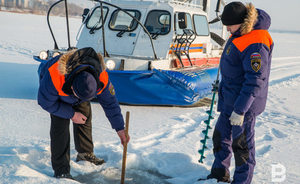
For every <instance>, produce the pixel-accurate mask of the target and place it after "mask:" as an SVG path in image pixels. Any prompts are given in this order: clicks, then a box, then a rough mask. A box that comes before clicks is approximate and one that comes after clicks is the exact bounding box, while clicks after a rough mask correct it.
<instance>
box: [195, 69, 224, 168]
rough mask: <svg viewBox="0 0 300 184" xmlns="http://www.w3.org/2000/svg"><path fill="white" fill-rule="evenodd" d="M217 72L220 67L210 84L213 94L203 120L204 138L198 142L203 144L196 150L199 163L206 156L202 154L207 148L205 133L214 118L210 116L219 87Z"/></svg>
mask: <svg viewBox="0 0 300 184" xmlns="http://www.w3.org/2000/svg"><path fill="white" fill-rule="evenodd" d="M219 72H220V68H219V69H218V74H217V80H215V82H214V83H213V84H212V86H213V89H212V92H213V95H212V99H211V104H210V109H209V111H206V113H207V114H208V119H207V120H205V121H204V123H205V124H206V129H205V130H203V131H202V133H203V134H204V138H203V139H202V140H200V143H202V144H203V146H202V149H200V150H198V153H200V155H201V157H200V159H199V160H198V162H200V163H203V159H205V158H206V157H205V156H204V151H205V149H207V146H206V140H207V139H209V137H208V135H207V134H208V130H209V129H212V128H211V126H210V125H209V124H210V120H211V119H214V117H213V116H212V112H213V107H214V102H215V97H216V93H217V92H218V87H219Z"/></svg>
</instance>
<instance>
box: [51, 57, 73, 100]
mask: <svg viewBox="0 0 300 184" xmlns="http://www.w3.org/2000/svg"><path fill="white" fill-rule="evenodd" d="M48 71H49V73H50V77H51V79H52V83H53V85H54V87H55V89H56V90H57V92H58V95H60V96H69V95H67V94H66V93H64V92H63V90H62V87H63V85H64V83H65V76H64V75H62V74H61V73H60V72H59V71H58V62H56V63H54V64H53V65H52V66H51V67H50V68H49V69H48Z"/></svg>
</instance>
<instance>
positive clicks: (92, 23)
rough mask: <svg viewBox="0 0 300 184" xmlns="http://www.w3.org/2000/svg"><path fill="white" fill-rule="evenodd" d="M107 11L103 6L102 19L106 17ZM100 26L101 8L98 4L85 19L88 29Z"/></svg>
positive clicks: (95, 28)
mask: <svg viewBox="0 0 300 184" xmlns="http://www.w3.org/2000/svg"><path fill="white" fill-rule="evenodd" d="M107 13H108V8H107V7H103V15H104V20H105V19H106V17H107ZM101 26H102V20H101V8H100V6H98V7H96V8H95V9H94V10H93V12H92V13H91V15H90V17H89V18H88V20H87V23H86V27H87V28H88V29H94V30H97V29H100V28H101Z"/></svg>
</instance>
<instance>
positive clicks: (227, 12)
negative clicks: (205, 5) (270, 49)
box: [221, 2, 247, 26]
mask: <svg viewBox="0 0 300 184" xmlns="http://www.w3.org/2000/svg"><path fill="white" fill-rule="evenodd" d="M246 16H247V8H246V6H245V5H244V4H243V3H241V2H231V3H229V4H227V5H226V6H225V7H224V10H223V13H222V15H221V21H222V23H223V24H224V25H225V26H230V25H236V24H241V23H243V22H244V19H245V18H246Z"/></svg>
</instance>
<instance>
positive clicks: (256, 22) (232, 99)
mask: <svg viewBox="0 0 300 184" xmlns="http://www.w3.org/2000/svg"><path fill="white" fill-rule="evenodd" d="M221 20H222V23H223V24H224V25H225V26H227V31H229V32H230V33H231V37H230V38H229V40H228V42H227V44H226V46H225V48H224V52H223V54H222V57H221V63H220V68H221V75H222V80H221V82H220V86H219V93H218V94H219V101H218V111H219V112H221V114H220V116H219V119H218V121H217V124H216V126H215V130H214V133H213V145H214V149H213V151H214V156H215V160H214V162H213V165H212V169H211V173H210V175H208V178H216V179H217V180H218V181H222V182H228V183H229V182H230V173H229V166H230V160H231V156H232V151H233V154H234V158H235V172H234V176H233V181H232V183H239V184H250V183H251V180H252V177H253V170H254V166H255V145H254V126H255V120H256V117H257V116H258V115H259V114H261V113H262V112H263V111H264V109H265V106H266V101H267V94H268V84H269V74H270V67H271V58H272V50H273V41H272V38H271V36H270V35H269V33H268V31H267V30H268V28H269V27H270V24H271V19H270V17H269V15H268V14H267V13H266V12H265V11H263V10H260V9H256V8H255V7H254V6H253V5H252V4H247V5H246V6H245V5H244V4H243V3H241V2H232V3H229V4H227V5H226V6H225V7H224V11H223V14H222V16H221Z"/></svg>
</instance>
